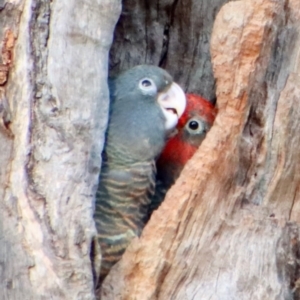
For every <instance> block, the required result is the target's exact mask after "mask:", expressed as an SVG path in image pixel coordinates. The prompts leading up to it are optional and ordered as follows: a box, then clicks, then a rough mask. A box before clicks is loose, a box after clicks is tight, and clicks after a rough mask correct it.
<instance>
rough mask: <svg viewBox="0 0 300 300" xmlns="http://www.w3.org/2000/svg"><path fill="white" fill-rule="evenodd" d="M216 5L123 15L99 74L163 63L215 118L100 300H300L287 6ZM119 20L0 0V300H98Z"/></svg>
mask: <svg viewBox="0 0 300 300" xmlns="http://www.w3.org/2000/svg"><path fill="white" fill-rule="evenodd" d="M227 2H228V1H227V0H202V1H197V0H163V1H155V2H154V1H142V0H136V1H133V0H128V1H124V3H123V10H122V14H121V18H120V21H119V23H118V25H117V27H116V31H115V39H114V44H113V46H112V49H111V52H110V61H109V66H110V72H111V74H115V73H117V72H119V71H120V70H124V69H127V68H129V67H131V66H134V65H136V64H140V63H150V64H155V65H160V66H162V67H164V68H166V69H167V70H168V71H169V72H170V73H171V74H172V75H173V77H174V79H175V80H176V81H177V82H179V83H180V84H181V85H182V87H183V88H184V89H185V90H186V91H187V92H194V93H199V94H201V95H202V96H204V97H206V98H208V99H209V100H211V101H214V99H215V97H216V96H217V106H218V110H219V113H218V116H217V118H216V121H215V124H214V126H213V128H212V129H211V131H210V132H209V134H208V135H207V138H206V139H205V141H204V142H203V143H202V145H201V146H200V148H199V150H198V151H197V153H196V155H195V156H194V157H193V158H192V159H191V160H190V161H189V162H188V164H187V166H186V167H185V169H184V170H183V172H182V174H181V176H180V178H179V179H178V180H177V182H176V184H175V185H174V186H173V187H172V188H171V190H170V191H169V193H168V194H167V197H166V200H165V201H164V203H163V204H162V205H161V207H160V208H159V209H158V210H157V211H156V212H154V214H153V215H152V217H151V220H150V221H149V223H148V224H147V226H146V227H145V229H144V231H143V233H142V236H141V238H140V239H135V240H134V241H133V242H132V243H131V245H130V246H129V248H128V249H127V251H126V252H125V254H124V256H123V258H122V260H121V261H120V262H119V263H118V264H117V265H116V266H115V267H114V268H113V269H112V271H111V273H110V274H109V275H108V277H107V278H106V280H105V282H104V284H103V287H102V290H101V293H102V297H101V299H102V300H107V299H142V300H143V299H162V300H165V299H172V300H173V299H180V300H182V299H222V300H223V299H230V300H232V299H251V300H252V299H300V292H299V275H300V274H299V246H300V242H299V240H300V237H299V227H298V223H299V221H300V192H299V191H300V189H299V182H300V176H299V174H300V155H299V154H298V148H299V146H300V136H299V129H300V88H299V82H300V60H299V57H300V56H299V49H300V38H299V34H300V2H299V0H289V1H288V0H240V1H232V2H229V3H227ZM226 3H227V4H226ZM223 5H224V6H223ZM221 7H222V8H221ZM120 8H121V5H120V1H119V0H100V1H96V2H95V1H82V0H77V1H75V0H72V1H55V0H54V1H50V0H43V1H42V0H41V1H38V0H27V1H25V0H23V1H9V2H8V1H6V0H0V40H1V41H2V43H1V53H0V205H1V206H0V220H1V221H0V299H5V300H6V299H9V300H13V299H24V300H27V299H94V298H95V296H94V286H93V275H94V276H95V274H93V272H95V270H97V269H98V268H99V265H100V257H99V254H98V253H97V252H96V260H95V261H93V263H91V260H90V252H91V250H93V247H94V246H95V245H93V244H92V238H93V236H94V234H95V226H94V223H93V220H92V215H93V201H94V194H95V190H96V187H97V182H98V175H99V170H100V164H101V157H100V153H101V150H102V147H103V137H104V132H105V128H106V123H107V109H108V92H107V83H106V78H107V73H108V50H109V48H110V45H111V42H112V37H113V29H114V26H115V23H116V21H117V18H118V16H119V14H120ZM216 16H217V17H216ZM215 18H216V20H215ZM216 83H217V84H216Z"/></svg>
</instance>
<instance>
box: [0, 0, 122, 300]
mask: <svg viewBox="0 0 300 300" xmlns="http://www.w3.org/2000/svg"><path fill="white" fill-rule="evenodd" d="M120 8H121V3H120V1H119V0H101V1H97V2H95V1H78V0H76V1H75V0H73V1H49V0H44V1H35V0H28V1H13V2H11V1H10V3H8V2H3V1H0V24H1V28H0V37H1V40H2V41H3V42H2V46H1V47H2V52H1V53H2V57H1V61H0V63H1V64H2V65H4V66H5V67H8V70H7V72H8V74H9V76H8V78H7V80H5V82H4V83H2V86H0V88H1V89H2V90H1V91H2V96H3V97H2V98H1V99H0V101H2V102H1V103H0V104H2V103H5V99H7V104H8V105H7V108H8V109H9V110H10V111H9V113H8V112H6V113H2V112H1V118H2V121H1V123H2V129H3V130H1V131H0V151H1V155H0V170H1V171H0V172H1V173H0V181H1V182H0V203H1V210H0V219H1V225H2V226H1V228H0V229H1V231H0V243H1V245H0V268H1V269H0V298H1V299H10V300H13V299H93V298H94V290H93V289H94V287H93V274H92V268H91V261H90V251H91V239H92V237H93V235H94V234H95V226H94V222H93V219H92V216H93V197H94V193H95V190H96V187H97V182H98V174H99V169H100V163H101V157H100V154H101V149H102V147H103V137H104V132H105V128H106V123H107V114H108V113H107V112H108V89H107V73H108V51H109V48H110V45H111V42H112V36H113V30H114V26H115V23H116V21H117V19H118V16H119V14H120ZM7 30H10V31H11V32H12V34H13V37H14V39H15V44H14V47H13V51H12V53H13V57H12V61H11V63H9V64H8V63H7V58H5V55H4V54H5V53H6V52H7V51H3V49H4V48H3V47H4V46H5V45H6V44H5V42H4V39H5V34H6V33H5V32H7ZM6 48H7V47H6ZM0 72H1V71H0ZM2 74H3V73H2ZM0 107H1V108H3V107H4V106H3V105H2V106H0ZM5 107H6V106H5ZM3 115H5V116H7V115H10V119H9V120H5V121H3V117H2V116H3ZM3 124H4V125H3ZM5 130H6V131H8V133H9V134H5Z"/></svg>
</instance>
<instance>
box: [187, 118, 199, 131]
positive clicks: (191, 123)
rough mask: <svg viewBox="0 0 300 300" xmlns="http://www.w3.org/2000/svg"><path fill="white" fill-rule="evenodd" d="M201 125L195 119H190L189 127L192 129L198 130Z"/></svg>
mask: <svg viewBox="0 0 300 300" xmlns="http://www.w3.org/2000/svg"><path fill="white" fill-rule="evenodd" d="M198 127H199V123H198V122H197V121H195V120H192V121H190V123H189V128H190V129H192V130H197V129H198Z"/></svg>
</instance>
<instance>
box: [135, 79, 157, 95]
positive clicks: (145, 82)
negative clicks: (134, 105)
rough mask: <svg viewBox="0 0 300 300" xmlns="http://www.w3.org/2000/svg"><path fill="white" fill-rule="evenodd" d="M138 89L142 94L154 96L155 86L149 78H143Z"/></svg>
mask: <svg viewBox="0 0 300 300" xmlns="http://www.w3.org/2000/svg"><path fill="white" fill-rule="evenodd" d="M139 88H140V90H141V91H142V93H144V94H148V95H149V94H150V95H152V94H155V93H156V91H157V88H156V85H155V83H154V81H153V80H152V79H151V78H148V77H145V78H142V79H141V80H140V81H139Z"/></svg>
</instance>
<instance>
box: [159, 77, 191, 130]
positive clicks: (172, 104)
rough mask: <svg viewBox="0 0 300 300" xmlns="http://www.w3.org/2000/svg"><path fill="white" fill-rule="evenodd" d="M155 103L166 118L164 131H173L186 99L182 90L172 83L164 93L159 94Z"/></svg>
mask: <svg viewBox="0 0 300 300" xmlns="http://www.w3.org/2000/svg"><path fill="white" fill-rule="evenodd" d="M157 102H158V104H159V105H160V107H161V109H162V111H163V113H164V115H165V117H166V123H165V127H166V129H167V130H172V129H174V128H175V127H176V125H177V123H178V120H179V118H180V117H181V115H182V114H183V112H184V110H185V105H186V99H185V94H184V92H183V90H182V89H181V87H180V86H179V85H178V84H177V83H175V82H173V83H172V84H171V86H170V87H169V88H168V89H167V90H166V91H164V92H162V93H159V95H158V100H157Z"/></svg>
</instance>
